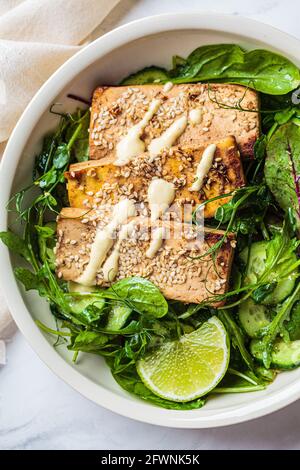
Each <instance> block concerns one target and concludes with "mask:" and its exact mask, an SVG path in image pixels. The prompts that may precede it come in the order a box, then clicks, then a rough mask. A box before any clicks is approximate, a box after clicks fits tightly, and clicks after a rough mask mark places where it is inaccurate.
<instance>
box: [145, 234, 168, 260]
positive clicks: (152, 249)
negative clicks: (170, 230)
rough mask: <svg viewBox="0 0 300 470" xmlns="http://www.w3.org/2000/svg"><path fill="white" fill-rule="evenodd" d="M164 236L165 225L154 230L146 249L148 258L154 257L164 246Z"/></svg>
mask: <svg viewBox="0 0 300 470" xmlns="http://www.w3.org/2000/svg"><path fill="white" fill-rule="evenodd" d="M164 238H165V229H164V227H158V228H157V229H155V230H154V232H153V237H152V239H151V242H150V245H149V248H148V250H147V251H146V257H147V258H154V256H155V255H156V253H157V252H158V250H159V249H160V248H161V247H162V244H163V240H164Z"/></svg>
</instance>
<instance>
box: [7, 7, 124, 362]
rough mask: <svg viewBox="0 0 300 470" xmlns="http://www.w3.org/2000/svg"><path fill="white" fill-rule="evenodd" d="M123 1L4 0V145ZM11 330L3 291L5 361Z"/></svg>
mask: <svg viewBox="0 0 300 470" xmlns="http://www.w3.org/2000/svg"><path fill="white" fill-rule="evenodd" d="M119 2H120V0H0V148H1V143H3V142H4V141H6V140H7V139H8V137H9V135H10V133H11V131H12V129H13V127H14V125H15V124H16V122H17V120H18V118H19V117H20V115H21V113H22V111H23V110H24V108H25V106H26V105H27V104H28V103H29V101H30V99H31V98H32V96H33V95H34V94H35V93H36V91H37V90H38V89H39V88H40V86H41V85H42V84H43V83H44V82H45V81H46V80H47V78H48V77H49V76H50V75H51V74H52V73H53V72H54V71H55V70H56V69H57V68H58V67H59V66H60V65H61V64H62V63H63V62H64V61H65V60H67V59H68V58H69V57H71V56H72V55H73V54H74V53H75V52H77V51H78V50H79V49H80V47H81V45H82V44H83V43H84V42H86V41H87V40H88V37H89V35H90V34H91V33H92V32H93V31H94V30H95V29H96V28H97V27H98V26H99V24H100V23H102V21H103V20H104V18H105V17H106V16H107V15H108V14H109V13H110V11H111V10H112V9H113V8H114V7H115V6H116V5H117V4H118V3H119ZM100 33H101V30H100ZM2 288H5V286H2ZM12 332H13V322H12V320H11V317H10V315H9V313H8V311H7V308H6V306H5V303H4V302H3V299H2V298H1V296H0V365H1V364H4V363H5V344H4V341H3V340H6V339H8V338H9V337H10V336H11V334H12Z"/></svg>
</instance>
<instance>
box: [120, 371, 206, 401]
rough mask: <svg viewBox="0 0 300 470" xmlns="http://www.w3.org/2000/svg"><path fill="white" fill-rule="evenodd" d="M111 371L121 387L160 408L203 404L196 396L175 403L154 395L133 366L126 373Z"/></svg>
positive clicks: (201, 399)
mask: <svg viewBox="0 0 300 470" xmlns="http://www.w3.org/2000/svg"><path fill="white" fill-rule="evenodd" d="M112 373H113V376H114V379H115V380H116V381H117V383H118V384H119V385H120V386H121V387H122V388H124V390H126V391H127V392H129V393H132V394H134V395H136V396H138V397H139V398H140V399H142V400H145V401H149V402H150V403H153V404H154V405H157V406H160V407H162V408H167V409H170V410H194V409H197V408H201V407H202V406H203V405H204V404H205V400H204V399H203V398H198V399H196V400H193V401H190V402H187V403H177V402H174V401H169V400H165V399H164V398H160V397H159V396H157V395H154V393H152V392H151V390H149V389H148V388H147V387H146V386H145V385H144V384H143V382H142V381H141V379H140V378H139V376H138V374H137V372H136V370H135V368H133V367H132V368H130V369H129V370H127V371H126V373H122V374H115V373H114V372H113V371H112Z"/></svg>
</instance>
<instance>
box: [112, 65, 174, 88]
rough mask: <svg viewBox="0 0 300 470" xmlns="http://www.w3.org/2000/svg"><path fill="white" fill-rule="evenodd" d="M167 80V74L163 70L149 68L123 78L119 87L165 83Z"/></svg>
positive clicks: (153, 67)
mask: <svg viewBox="0 0 300 470" xmlns="http://www.w3.org/2000/svg"><path fill="white" fill-rule="evenodd" d="M169 79H170V77H169V74H168V72H167V71H166V70H165V69H163V68H161V67H155V66H151V67H146V68H144V69H143V70H140V71H139V72H136V73H133V74H132V75H129V77H126V78H124V79H123V80H122V81H121V83H120V85H145V84H146V83H160V82H166V81H168V80H169Z"/></svg>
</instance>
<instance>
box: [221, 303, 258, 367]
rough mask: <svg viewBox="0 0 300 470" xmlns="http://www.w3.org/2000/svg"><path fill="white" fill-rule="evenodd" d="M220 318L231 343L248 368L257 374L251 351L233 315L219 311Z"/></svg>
mask: <svg viewBox="0 0 300 470" xmlns="http://www.w3.org/2000/svg"><path fill="white" fill-rule="evenodd" d="M218 316H219V318H220V320H221V321H222V323H223V324H224V326H225V328H226V330H227V331H228V332H229V335H230V338H231V343H232V345H233V347H234V348H235V349H238V350H239V352H240V354H241V357H242V358H243V360H244V362H245V364H246V365H247V367H248V368H249V369H250V370H251V371H252V372H254V373H255V366H254V362H253V359H252V356H251V355H250V353H249V351H248V350H247V348H246V344H245V337H244V335H243V332H242V330H241V328H240V327H239V326H238V325H237V323H236V322H235V321H234V318H233V316H232V314H230V313H229V312H228V311H226V310H219V311H218Z"/></svg>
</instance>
